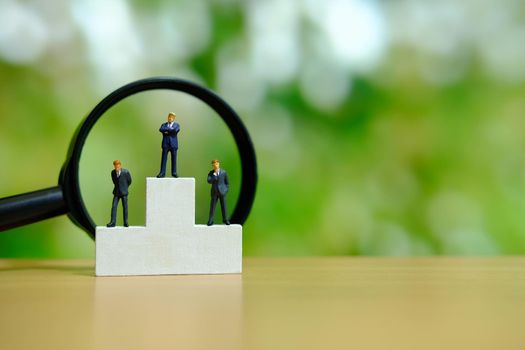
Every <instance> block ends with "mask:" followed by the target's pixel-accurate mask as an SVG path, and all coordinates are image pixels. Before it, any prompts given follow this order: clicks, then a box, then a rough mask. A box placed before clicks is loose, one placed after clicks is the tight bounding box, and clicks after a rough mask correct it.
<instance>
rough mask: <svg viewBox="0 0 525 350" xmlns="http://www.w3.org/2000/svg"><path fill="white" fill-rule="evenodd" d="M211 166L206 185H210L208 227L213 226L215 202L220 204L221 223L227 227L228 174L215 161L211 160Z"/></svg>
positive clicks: (228, 222)
mask: <svg viewBox="0 0 525 350" xmlns="http://www.w3.org/2000/svg"><path fill="white" fill-rule="evenodd" d="M211 165H212V167H213V169H212V170H211V171H210V172H209V173H208V183H209V184H211V202H210V216H209V218H208V226H211V225H213V217H214V216H215V207H216V206H217V200H219V201H220V202H221V211H222V221H223V222H224V223H225V224H226V225H229V224H230V221H229V220H228V212H227V210H226V193H228V190H229V188H230V184H229V181H228V174H227V173H226V171H225V170H223V169H221V168H220V165H221V164H220V163H219V161H218V160H217V159H214V160H212V161H211Z"/></svg>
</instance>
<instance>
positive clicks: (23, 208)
mask: <svg viewBox="0 0 525 350" xmlns="http://www.w3.org/2000/svg"><path fill="white" fill-rule="evenodd" d="M68 211H69V210H68V207H67V205H66V201H65V200H64V194H63V192H62V187H60V186H56V187H51V188H46V189H43V190H39V191H34V192H29V193H24V194H19V195H16V196H11V197H6V198H1V199H0V232H1V231H5V230H8V229H11V228H15V227H19V226H22V225H27V224H31V223H33V222H37V221H40V220H44V219H49V218H52V217H55V216H59V215H62V214H66V213H67V212H68Z"/></svg>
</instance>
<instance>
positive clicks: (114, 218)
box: [107, 196, 118, 226]
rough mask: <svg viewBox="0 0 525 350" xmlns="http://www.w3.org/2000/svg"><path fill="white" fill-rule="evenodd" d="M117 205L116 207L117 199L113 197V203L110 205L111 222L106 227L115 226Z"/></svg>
mask: <svg viewBox="0 0 525 350" xmlns="http://www.w3.org/2000/svg"><path fill="white" fill-rule="evenodd" d="M117 205H118V197H117V196H113V203H112V204H111V221H110V222H109V224H108V225H107V226H115V223H116V221H117Z"/></svg>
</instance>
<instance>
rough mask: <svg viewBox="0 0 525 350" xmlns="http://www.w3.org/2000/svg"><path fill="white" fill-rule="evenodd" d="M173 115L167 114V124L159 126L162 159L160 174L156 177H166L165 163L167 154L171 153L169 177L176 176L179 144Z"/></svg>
mask: <svg viewBox="0 0 525 350" xmlns="http://www.w3.org/2000/svg"><path fill="white" fill-rule="evenodd" d="M175 117H176V116H175V113H172V112H170V113H168V122H167V123H164V124H162V125H161V126H160V129H159V131H160V132H161V134H162V158H161V160H160V173H159V174H158V175H157V177H164V176H166V161H167V159H168V152H170V153H171V175H172V176H173V177H178V176H177V150H178V148H179V142H178V140H177V134H178V133H179V131H180V125H179V123H176V122H175Z"/></svg>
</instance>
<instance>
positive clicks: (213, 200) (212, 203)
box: [208, 195, 217, 226]
mask: <svg viewBox="0 0 525 350" xmlns="http://www.w3.org/2000/svg"><path fill="white" fill-rule="evenodd" d="M216 205H217V196H216V195H212V196H211V201H210V216H208V226H211V225H213V217H214V216H215V207H216Z"/></svg>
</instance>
